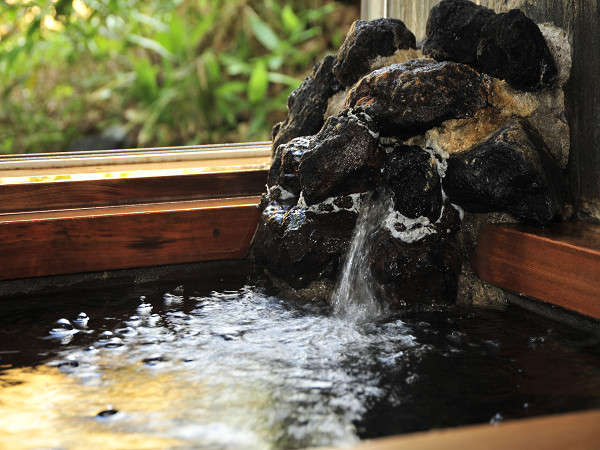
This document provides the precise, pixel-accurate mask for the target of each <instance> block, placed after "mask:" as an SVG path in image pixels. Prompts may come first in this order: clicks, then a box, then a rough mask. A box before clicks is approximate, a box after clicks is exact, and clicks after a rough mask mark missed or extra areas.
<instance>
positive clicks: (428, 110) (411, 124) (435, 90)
mask: <svg viewBox="0 0 600 450" xmlns="http://www.w3.org/2000/svg"><path fill="white" fill-rule="evenodd" d="M488 81H489V79H488V78H487V77H485V76H483V75H480V74H479V73H478V72H476V71H475V70H473V69H472V68H471V67H469V66H467V65H464V64H459V63H455V62H436V61H430V60H426V59H415V60H411V61H408V62H406V63H403V64H394V65H391V66H388V67H385V68H382V69H379V70H376V71H374V72H371V73H370V74H369V75H367V76H365V77H363V78H362V79H361V80H360V81H359V82H358V83H357V84H356V85H355V86H354V87H353V88H352V90H351V91H350V92H349V93H348V97H347V98H346V104H345V106H346V107H351V108H354V109H355V110H357V111H363V112H364V113H366V114H367V115H368V116H370V117H371V118H372V120H373V122H374V124H375V126H376V127H377V128H378V130H379V131H380V132H381V133H382V134H383V135H385V136H398V137H408V136H414V135H418V134H420V133H422V132H423V131H425V130H427V129H429V128H431V127H433V126H436V125H439V124H440V123H442V122H443V121H445V120H448V119H460V118H465V117H470V116H472V115H473V113H474V112H475V111H477V110H478V109H480V108H482V107H484V106H486V105H487V95H488V90H489V83H488Z"/></svg>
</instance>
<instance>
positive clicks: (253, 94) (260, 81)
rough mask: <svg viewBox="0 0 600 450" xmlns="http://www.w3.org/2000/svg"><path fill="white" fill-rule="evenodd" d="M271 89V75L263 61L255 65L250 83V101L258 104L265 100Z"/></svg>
mask: <svg viewBox="0 0 600 450" xmlns="http://www.w3.org/2000/svg"><path fill="white" fill-rule="evenodd" d="M268 88H269V74H268V73H267V67H266V65H265V63H264V62H263V61H261V60H259V61H257V62H256V63H255V64H254V68H253V69H252V74H251V75H250V80H249V81H248V100H249V101H250V103H253V104H256V103H258V102H260V101H261V100H262V99H264V97H265V95H266V93H267V89H268Z"/></svg>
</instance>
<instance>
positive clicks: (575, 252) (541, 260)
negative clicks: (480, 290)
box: [472, 222, 600, 319]
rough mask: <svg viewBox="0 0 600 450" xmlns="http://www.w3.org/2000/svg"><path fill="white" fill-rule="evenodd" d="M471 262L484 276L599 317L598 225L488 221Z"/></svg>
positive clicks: (539, 298)
mask: <svg viewBox="0 0 600 450" xmlns="http://www.w3.org/2000/svg"><path fill="white" fill-rule="evenodd" d="M472 262H473V268H474V270H475V272H476V273H477V275H478V276H479V277H480V278H481V279H482V280H484V281H487V282H489V283H492V284H495V285H497V286H499V287H501V288H504V289H507V290H509V291H512V292H516V293H518V294H524V295H526V296H528V297H533V298H535V299H538V300H541V301H544V302H548V303H551V304H554V305H557V306H561V307H563V308H567V309H570V310H573V311H576V312H578V313H581V314H584V315H587V316H591V317H594V318H596V319H600V226H598V225H593V224H589V223H581V222H574V223H565V224H558V225H554V226H551V227H548V228H545V229H537V228H533V227H525V226H506V225H489V226H487V227H486V228H485V229H484V230H483V232H482V233H481V235H480V237H479V241H478V245H477V249H476V251H475V254H474V256H473V261H472Z"/></svg>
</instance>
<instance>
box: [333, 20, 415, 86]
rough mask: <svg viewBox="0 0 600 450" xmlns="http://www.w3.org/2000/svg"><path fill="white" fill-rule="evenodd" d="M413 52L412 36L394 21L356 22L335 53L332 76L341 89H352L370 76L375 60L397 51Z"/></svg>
mask: <svg viewBox="0 0 600 450" xmlns="http://www.w3.org/2000/svg"><path fill="white" fill-rule="evenodd" d="M411 48H412V49H414V48H416V40H415V35H414V34H412V33H411V32H410V31H409V30H408V29H407V28H406V26H405V25H404V23H403V22H402V21H400V20H397V19H376V20H371V21H365V20H357V21H355V22H354V23H353V24H352V27H351V28H350V31H349V32H348V34H347V36H346V40H345V41H344V42H343V44H342V46H341V47H340V49H339V50H338V53H337V56H336V62H335V65H334V66H333V73H334V74H335V76H336V78H337V80H338V81H339V82H340V84H341V85H343V86H351V85H353V84H354V83H355V82H356V81H358V80H359V79H360V78H361V77H362V76H363V75H366V74H367V73H369V72H370V70H369V69H370V67H371V63H372V61H373V60H375V59H376V58H377V57H380V56H390V55H392V54H393V53H394V52H395V51H396V50H402V49H411Z"/></svg>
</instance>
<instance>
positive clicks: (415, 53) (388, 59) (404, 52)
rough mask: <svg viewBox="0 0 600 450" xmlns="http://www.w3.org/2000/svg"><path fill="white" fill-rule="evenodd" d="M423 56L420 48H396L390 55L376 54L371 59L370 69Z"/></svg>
mask: <svg viewBox="0 0 600 450" xmlns="http://www.w3.org/2000/svg"><path fill="white" fill-rule="evenodd" d="M417 58H424V55H423V52H422V51H421V49H416V48H407V49H398V50H396V51H395V52H394V53H393V54H391V55H390V56H380V55H378V56H376V57H375V58H374V59H373V60H372V61H371V71H373V70H377V69H381V68H382V67H387V66H391V65H392V64H401V63H403V62H406V61H409V60H411V59H417Z"/></svg>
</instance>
